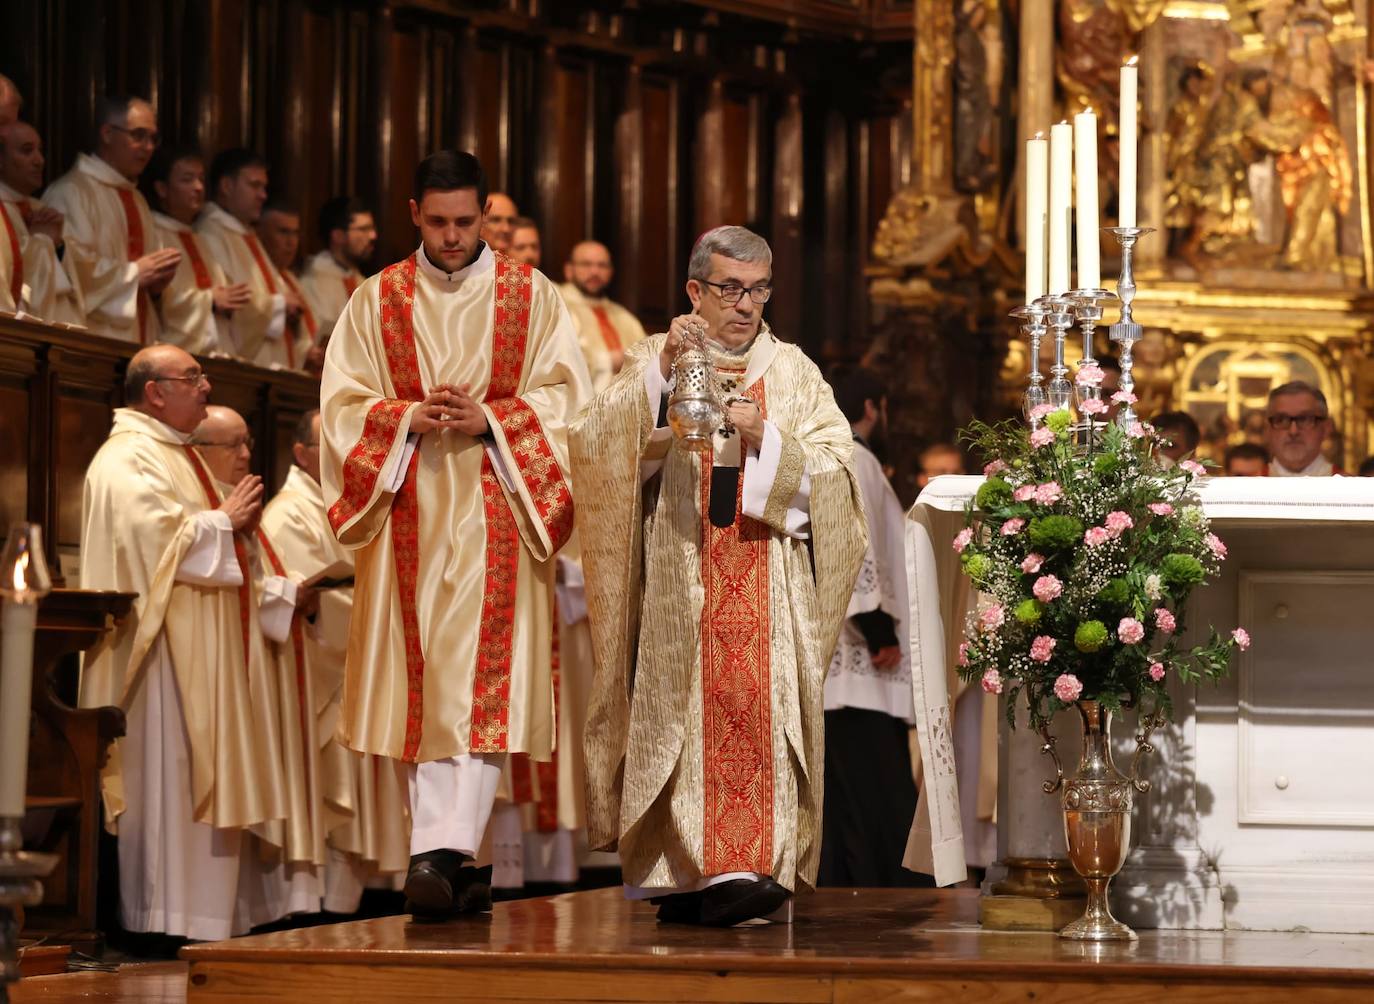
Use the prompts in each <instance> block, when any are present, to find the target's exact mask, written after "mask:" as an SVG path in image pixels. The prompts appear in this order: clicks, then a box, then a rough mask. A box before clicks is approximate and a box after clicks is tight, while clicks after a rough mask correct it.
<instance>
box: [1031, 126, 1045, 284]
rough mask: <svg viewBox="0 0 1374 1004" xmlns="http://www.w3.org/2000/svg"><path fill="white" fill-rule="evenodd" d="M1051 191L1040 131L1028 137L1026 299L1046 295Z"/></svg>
mask: <svg viewBox="0 0 1374 1004" xmlns="http://www.w3.org/2000/svg"><path fill="white" fill-rule="evenodd" d="M1049 191H1050V179H1049V142H1048V141H1047V140H1046V139H1045V134H1044V133H1042V132H1038V133H1036V134H1035V135H1034V136H1033V137H1031V138H1030V139H1028V140H1026V302H1027V303H1034V302H1035V301H1036V300H1037V299H1039V298H1040V297H1042V296H1044V295H1045V200H1046V199H1047V198H1048V197H1049Z"/></svg>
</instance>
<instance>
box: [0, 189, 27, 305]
mask: <svg viewBox="0 0 1374 1004" xmlns="http://www.w3.org/2000/svg"><path fill="white" fill-rule="evenodd" d="M0 216H3V217H4V218H5V231H6V232H7V233H8V234H9V238H10V258H11V260H12V261H13V263H14V271H13V273H11V275H10V299H12V300H13V301H14V309H15V310H21V309H23V304H24V255H23V253H22V252H21V251H20V250H19V231H17V230H15V229H14V221H13V220H11V219H10V214H9V210H7V209H6V208H5V207H4V204H3V203H0Z"/></svg>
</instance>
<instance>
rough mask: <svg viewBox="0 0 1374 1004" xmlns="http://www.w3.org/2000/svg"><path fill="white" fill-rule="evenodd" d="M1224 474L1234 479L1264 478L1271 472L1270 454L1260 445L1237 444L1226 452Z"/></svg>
mask: <svg viewBox="0 0 1374 1004" xmlns="http://www.w3.org/2000/svg"><path fill="white" fill-rule="evenodd" d="M1223 468H1224V473H1225V474H1226V475H1227V476H1228V477H1233V478H1262V477H1264V476H1265V475H1266V474H1267V473H1268V472H1269V454H1268V453H1267V452H1265V449H1264V447H1263V446H1260V445H1259V443H1237V444H1236V445H1235V446H1231V447H1228V448H1227V450H1226V457H1225V462H1224V463H1223Z"/></svg>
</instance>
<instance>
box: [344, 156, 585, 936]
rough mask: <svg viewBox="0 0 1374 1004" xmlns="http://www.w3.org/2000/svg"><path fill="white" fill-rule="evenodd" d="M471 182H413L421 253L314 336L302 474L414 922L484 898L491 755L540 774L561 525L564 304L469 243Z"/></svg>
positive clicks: (480, 201)
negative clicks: (345, 558)
mask: <svg viewBox="0 0 1374 1004" xmlns="http://www.w3.org/2000/svg"><path fill="white" fill-rule="evenodd" d="M486 200H487V185H486V178H485V176H484V175H483V173H482V168H481V165H480V164H478V162H477V159H476V158H475V157H473V156H472V155H471V154H466V153H453V152H450V151H441V152H439V153H436V154H433V155H431V156H430V157H427V158H426V159H425V160H424V161H422V162H421V163H420V166H419V168H418V169H417V171H416V179H415V189H414V198H413V199H412V201H411V203H410V213H411V219H412V220H413V221H414V223H415V225H416V226H417V227H419V229H420V236H421V244H420V247H419V248H417V249H416V251H415V253H414V254H412V255H411V256H410V257H408V258H406V259H405V260H404V261H400V262H397V263H396V264H394V265H390V266H388V267H387V268H385V269H383V270H382V272H381V273H380V274H378V275H376V276H373V277H371V278H369V279H368V280H367V281H365V282H364V283H363V284H362V285H361V286H360V287H359V288H358V291H357V293H356V294H354V296H353V297H352V299H351V300H350V301H349V304H348V307H347V309H346V310H345V311H344V313H343V315H342V316H341V317H340V319H339V322H338V325H337V327H336V329H335V333H334V337H333V338H331V339H330V343H329V350H328V354H327V356H326V359H325V368H324V378H323V385H322V388H321V398H320V399H321V404H322V416H323V422H322V429H323V433H324V436H323V447H324V454H323V457H322V464H321V473H322V475H323V484H324V496H325V499H326V501H327V502H328V504H329V506H330V508H329V519H330V523H331V524H332V526H333V529H334V533H335V534H336V535H337V536H338V538H339V540H340V541H341V542H342V543H343V544H344V545H345V546H346V547H349V548H352V549H356V550H357V558H356V563H357V572H356V585H355V592H354V609H353V622H352V627H351V637H350V642H349V646H348V662H347V665H346V668H345V679H344V695H343V710H342V716H341V724H340V732H341V735H342V737H343V738H344V739H345V740H346V741H347V742H348V744H349V745H350V746H351V747H352V748H353V749H355V750H358V751H359V752H363V753H372V754H377V755H381V756H387V757H392V758H394V759H397V760H403V761H405V762H406V763H407V764H409V765H410V767H409V790H410V805H411V819H412V835H411V845H410V850H411V863H410V870H409V873H408V875H407V877H406V885H405V891H406V895H407V898H408V899H409V900H410V903H411V906H412V908H413V909H414V911H415V912H416V913H420V914H428V915H442V914H445V913H448V912H450V911H452V910H458V911H471V910H475V909H482V908H485V907H486V905H487V904H489V902H490V892H489V889H488V888H486V886H487V883H486V882H485V881H484V880H483V878H482V877H481V875H480V873H479V872H478V871H477V870H476V869H474V868H471V867H462V868H460V865H461V864H462V863H463V862H465V861H467V860H470V859H472V858H474V857H475V856H476V853H477V851H478V848H479V847H480V846H481V844H482V838H483V834H484V831H485V829H486V825H487V822H488V820H489V818H490V815H491V807H492V801H493V799H494V798H495V794H496V786H497V782H498V780H499V779H500V775H501V765H502V762H503V761H504V760H505V756H506V754H507V753H528V754H530V756H531V757H532V758H533V759H535V760H541V761H542V760H547V759H548V758H549V756H550V754H551V752H552V748H553V740H554V700H553V687H552V672H551V666H550V652H551V650H552V640H553V631H554V623H553V586H554V560H553V559H554V556H555V555H556V554H557V552H558V550H559V548H561V547H562V546H563V544H564V543H565V542H566V541H567V538H568V535H569V534H570V533H571V532H572V525H573V509H572V495H571V492H570V491H569V486H568V477H567V464H566V459H565V455H566V450H565V443H566V436H567V426H568V423H569V422H570V421H571V420H572V417H573V416H574V415H576V414H577V412H578V409H579V408H581V406H582V404H583V403H584V402H585V400H586V398H587V396H588V389H587V388H588V378H587V369H586V365H585V364H584V363H583V362H582V358H581V354H580V352H579V351H578V347H577V339H576V336H575V335H574V333H573V330H572V326H571V323H570V322H569V320H568V316H567V311H566V308H564V306H563V301H562V300H561V299H560V298H559V296H558V293H557V292H556V291H555V289H554V288H553V286H552V285H551V284H550V283H549V282H548V280H547V279H545V278H544V276H543V275H541V274H540V273H538V272H536V271H534V270H532V269H531V268H530V267H529V266H527V265H519V264H516V263H515V262H513V261H511V260H510V259H509V258H507V257H506V256H505V255H503V254H500V253H498V252H493V251H492V249H491V248H489V247H488V246H486V245H485V244H484V243H482V242H481V240H480V239H479V238H478V233H479V231H480V229H481V227H482V223H483V206H484V205H485V203H486Z"/></svg>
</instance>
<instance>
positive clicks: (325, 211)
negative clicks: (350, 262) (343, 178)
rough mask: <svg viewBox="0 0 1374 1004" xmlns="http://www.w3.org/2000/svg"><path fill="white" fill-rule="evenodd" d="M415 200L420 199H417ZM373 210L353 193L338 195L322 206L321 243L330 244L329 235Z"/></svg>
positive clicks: (318, 228) (319, 230) (318, 230)
mask: <svg viewBox="0 0 1374 1004" xmlns="http://www.w3.org/2000/svg"><path fill="white" fill-rule="evenodd" d="M415 201H417V202H418V201H419V200H418V199H416V200H415ZM370 212H372V210H370V209H368V208H367V206H365V205H363V203H362V201H361V200H360V199H357V198H355V197H354V196H352V195H336V196H334V198H332V199H330V200H329V201H328V202H326V203H325V204H324V205H322V206H321V207H320V218H319V222H318V224H317V232H318V233H319V236H320V243H322V244H324V245H326V246H327V245H328V244H329V235H330V234H332V233H333V232H334V231H335V230H347V229H348V228H349V227H350V226H352V225H353V217H355V216H357V215H358V214H359V213H370Z"/></svg>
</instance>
